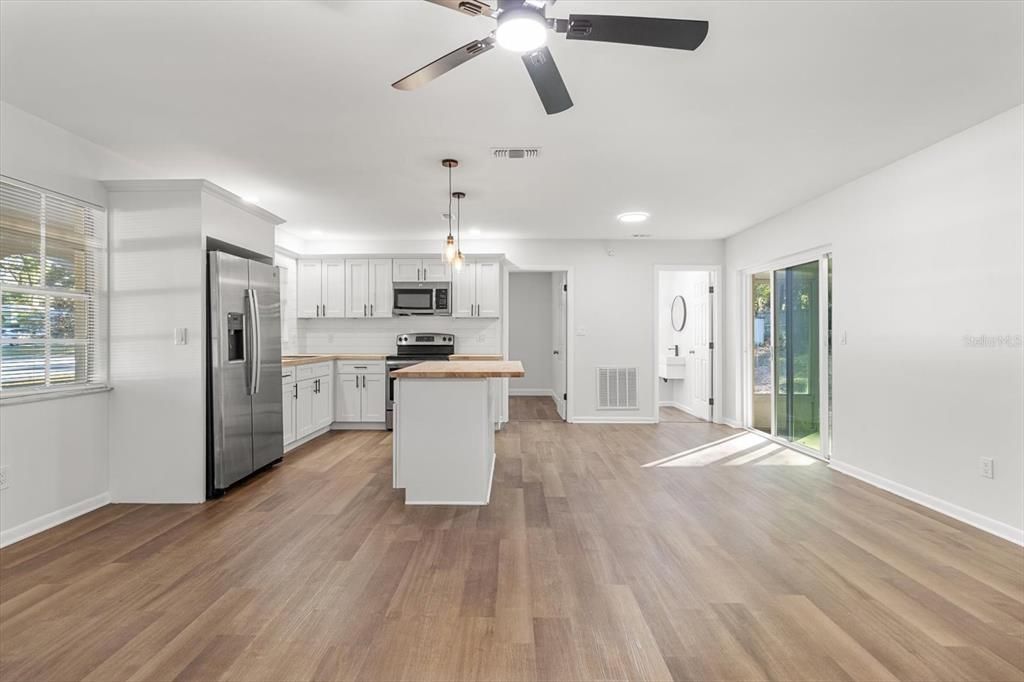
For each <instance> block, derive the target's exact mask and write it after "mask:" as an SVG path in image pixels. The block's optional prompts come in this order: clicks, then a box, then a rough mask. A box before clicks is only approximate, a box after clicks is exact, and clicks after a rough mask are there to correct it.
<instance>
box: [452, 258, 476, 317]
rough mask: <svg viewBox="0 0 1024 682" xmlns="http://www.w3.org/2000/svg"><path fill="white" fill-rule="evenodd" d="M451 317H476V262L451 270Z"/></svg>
mask: <svg viewBox="0 0 1024 682" xmlns="http://www.w3.org/2000/svg"><path fill="white" fill-rule="evenodd" d="M452 317H476V264H475V263H466V264H465V265H463V266H462V269H461V270H454V271H452Z"/></svg>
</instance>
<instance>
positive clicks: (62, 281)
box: [0, 177, 107, 394]
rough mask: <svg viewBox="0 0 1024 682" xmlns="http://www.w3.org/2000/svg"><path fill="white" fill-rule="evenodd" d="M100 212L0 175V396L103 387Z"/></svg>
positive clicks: (102, 224) (103, 286)
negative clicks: (81, 387) (85, 386)
mask: <svg viewBox="0 0 1024 682" xmlns="http://www.w3.org/2000/svg"><path fill="white" fill-rule="evenodd" d="M106 242H107V238H106V214H105V213H104V212H103V210H101V209H99V208H97V207H95V206H93V205H91V204H87V203H85V202H79V201H76V200H74V199H70V198H68V197H65V196H62V195H59V194H53V193H49V192H46V191H44V190H40V189H38V188H36V187H33V186H31V185H26V184H23V183H19V182H17V181H14V180H11V179H9V178H4V177H0V299H2V300H0V391H3V392H4V393H7V394H10V393H14V392H18V393H21V392H32V391H38V390H48V389H60V388H68V387H74V386H75V385H90V384H103V383H105V381H106V374H105V360H106V358H105V352H106V350H105V348H101V347H100V345H101V341H104V340H105V333H104V320H105V318H104V314H105V310H104V306H103V304H104V300H103V298H102V297H103V295H104V293H105V290H106V280H105V273H106Z"/></svg>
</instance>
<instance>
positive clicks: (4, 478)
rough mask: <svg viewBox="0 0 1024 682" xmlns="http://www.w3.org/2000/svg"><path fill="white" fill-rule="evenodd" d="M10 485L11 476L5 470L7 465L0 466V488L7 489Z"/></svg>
mask: <svg viewBox="0 0 1024 682" xmlns="http://www.w3.org/2000/svg"><path fill="white" fill-rule="evenodd" d="M10 485H11V476H10V473H8V471H7V467H0V490H7V488H8V486H10Z"/></svg>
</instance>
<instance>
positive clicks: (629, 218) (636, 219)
mask: <svg viewBox="0 0 1024 682" xmlns="http://www.w3.org/2000/svg"><path fill="white" fill-rule="evenodd" d="M616 217H617V218H618V220H619V222H620V223H642V222H644V221H646V220H647V219H648V218H650V217H651V214H650V213H646V212H644V211H627V212H626V213H620V214H619V215H618V216H616Z"/></svg>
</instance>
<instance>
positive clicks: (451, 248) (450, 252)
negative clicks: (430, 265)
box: [444, 235, 458, 263]
mask: <svg viewBox="0 0 1024 682" xmlns="http://www.w3.org/2000/svg"><path fill="white" fill-rule="evenodd" d="M457 252H458V249H457V248H456V246H455V237H453V236H451V235H448V239H446V240H445V242H444V259H445V261H446V262H448V263H452V262H454V260H455V254H456V253H457Z"/></svg>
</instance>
